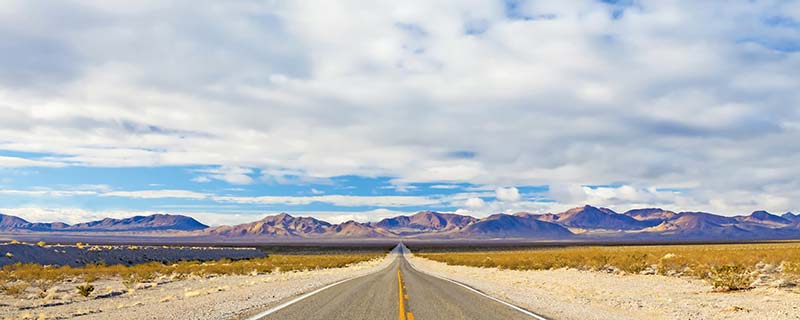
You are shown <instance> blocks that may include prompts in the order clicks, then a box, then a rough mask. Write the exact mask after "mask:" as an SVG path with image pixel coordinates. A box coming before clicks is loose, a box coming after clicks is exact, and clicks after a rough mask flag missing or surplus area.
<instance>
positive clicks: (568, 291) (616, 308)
mask: <svg viewBox="0 0 800 320" xmlns="http://www.w3.org/2000/svg"><path fill="white" fill-rule="evenodd" d="M407 257H408V259H409V261H410V262H411V263H412V264H413V265H414V266H415V267H416V268H417V269H419V270H421V271H424V272H427V273H430V274H434V275H438V276H441V277H445V278H449V279H452V280H455V281H459V282H462V283H464V284H467V285H470V286H472V287H473V288H476V289H478V290H481V291H483V292H485V293H487V294H489V295H492V296H494V297H497V298H499V299H503V300H505V301H508V302H511V303H514V304H516V305H518V306H520V307H523V308H526V309H529V310H531V311H534V312H536V313H539V314H542V315H544V316H547V317H549V318H552V319H743V320H744V319H800V293H799V292H798V291H797V289H796V288H795V289H785V288H772V287H757V288H755V289H752V290H746V291H738V292H731V293H721V292H714V291H713V290H712V287H711V286H710V285H708V284H707V283H706V282H704V281H702V280H694V279H686V278H677V277H668V276H660V275H619V274H609V273H603V272H595V271H581V270H574V269H558V270H543V271H514V270H499V269H496V268H478V267H467V266H449V265H447V264H444V263H441V262H436V261H432V260H427V259H423V258H420V257H414V256H411V257H409V256H407Z"/></svg>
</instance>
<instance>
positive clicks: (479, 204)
mask: <svg viewBox="0 0 800 320" xmlns="http://www.w3.org/2000/svg"><path fill="white" fill-rule="evenodd" d="M464 206H466V207H467V208H471V209H482V208H483V207H484V206H486V202H485V201H483V199H481V198H478V197H472V198H469V199H467V201H466V202H464Z"/></svg>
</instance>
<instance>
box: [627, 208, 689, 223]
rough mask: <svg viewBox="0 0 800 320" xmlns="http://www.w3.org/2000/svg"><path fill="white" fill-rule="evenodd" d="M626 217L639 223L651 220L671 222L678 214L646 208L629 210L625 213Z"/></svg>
mask: <svg viewBox="0 0 800 320" xmlns="http://www.w3.org/2000/svg"><path fill="white" fill-rule="evenodd" d="M623 214H624V215H626V216H629V217H631V218H634V219H636V220H639V221H651V220H661V221H663V220H669V219H672V218H673V217H675V215H677V213H675V212H672V211H668V210H664V209H661V208H645V209H633V210H628V211H626V212H625V213H623Z"/></svg>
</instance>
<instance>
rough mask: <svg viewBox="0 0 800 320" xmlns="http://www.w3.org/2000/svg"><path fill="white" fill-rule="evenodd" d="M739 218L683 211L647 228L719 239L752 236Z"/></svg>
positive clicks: (653, 230) (688, 235) (666, 232)
mask: <svg viewBox="0 0 800 320" xmlns="http://www.w3.org/2000/svg"><path fill="white" fill-rule="evenodd" d="M737 222H738V221H737V220H736V219H735V218H731V217H723V216H718V215H714V214H710V213H705V212H681V213H679V214H677V215H676V216H675V217H673V218H672V219H669V220H667V221H664V222H662V223H661V224H659V225H657V226H655V227H652V228H649V229H647V231H651V232H658V233H663V234H672V235H680V236H682V237H707V238H709V239H717V238H721V237H730V238H732V239H739V238H741V237H745V236H751V235H752V234H751V232H750V231H748V230H745V229H742V228H740V227H739V226H737Z"/></svg>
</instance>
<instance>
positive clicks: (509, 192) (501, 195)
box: [495, 187, 521, 202]
mask: <svg viewBox="0 0 800 320" xmlns="http://www.w3.org/2000/svg"><path fill="white" fill-rule="evenodd" d="M495 193H496V195H495V197H496V198H497V200H500V201H507V202H514V201H519V199H520V198H521V197H520V195H519V190H518V189H517V188H515V187H508V188H497V190H495Z"/></svg>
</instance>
